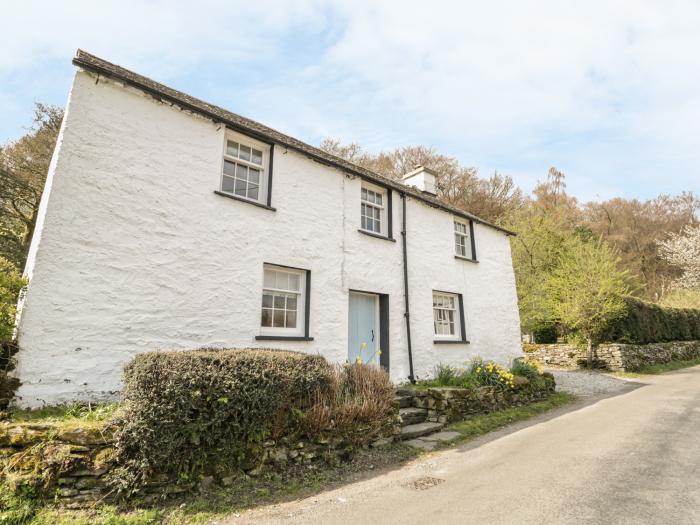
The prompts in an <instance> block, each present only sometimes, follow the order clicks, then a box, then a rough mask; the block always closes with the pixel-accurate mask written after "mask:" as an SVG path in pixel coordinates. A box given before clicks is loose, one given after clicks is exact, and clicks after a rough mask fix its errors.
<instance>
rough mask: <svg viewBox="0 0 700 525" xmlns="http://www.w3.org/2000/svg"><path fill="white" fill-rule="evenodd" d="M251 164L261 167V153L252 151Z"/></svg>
mask: <svg viewBox="0 0 700 525" xmlns="http://www.w3.org/2000/svg"><path fill="white" fill-rule="evenodd" d="M251 160H252V162H254V163H255V164H259V165H262V151H260V150H257V149H254V150H253V156H252V159H251Z"/></svg>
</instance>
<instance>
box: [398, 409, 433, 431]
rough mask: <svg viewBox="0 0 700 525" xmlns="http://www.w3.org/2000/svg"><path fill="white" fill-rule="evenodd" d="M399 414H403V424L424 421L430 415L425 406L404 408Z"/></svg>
mask: <svg viewBox="0 0 700 525" xmlns="http://www.w3.org/2000/svg"><path fill="white" fill-rule="evenodd" d="M399 415H400V416H401V421H402V422H403V425H404V426H406V425H411V424H414V423H422V422H424V421H425V418H426V417H427V416H428V411H427V410H426V409H425V408H414V407H410V408H402V409H401V410H399Z"/></svg>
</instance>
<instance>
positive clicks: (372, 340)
mask: <svg viewBox="0 0 700 525" xmlns="http://www.w3.org/2000/svg"><path fill="white" fill-rule="evenodd" d="M372 342H374V330H372Z"/></svg>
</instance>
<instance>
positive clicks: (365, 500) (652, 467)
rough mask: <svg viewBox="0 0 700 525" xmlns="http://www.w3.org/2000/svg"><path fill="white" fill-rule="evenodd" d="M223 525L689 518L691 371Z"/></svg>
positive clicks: (699, 418)
mask: <svg viewBox="0 0 700 525" xmlns="http://www.w3.org/2000/svg"><path fill="white" fill-rule="evenodd" d="M225 523H230V524H239V523H240V524H242V523H245V524H248V523H256V524H262V523H275V524H276V523H279V524H283V523H284V524H286V523H294V524H301V523H303V524H307V523H309V524H311V523H313V524H316V523H317V524H346V523H347V524H365V523H366V524H374V523H381V524H401V525H409V524H421V525H425V524H427V523H445V524H470V523H478V524H606V525H607V524H630V525H632V524H634V525H638V524H648V523H653V524H657V523H658V524H674V525H681V524H698V523H700V367H695V368H691V369H685V370H682V371H678V372H673V373H670V374H665V375H662V376H653V377H650V378H649V379H646V378H645V379H644V384H632V383H627V384H626V385H625V388H624V390H623V391H622V392H618V393H617V394H616V395H614V396H613V397H608V398H606V399H594V398H589V399H588V400H585V401H583V402H582V403H580V404H579V405H577V406H575V407H573V408H570V409H568V411H565V410H560V411H558V412H555V413H550V414H549V415H545V416H544V417H543V418H540V419H539V420H538V421H537V422H536V424H532V423H530V424H521V425H519V426H516V427H515V430H513V428H510V429H505V430H504V431H501V432H498V433H496V434H495V435H494V434H491V435H489V436H486V437H484V438H481V439H480V440H478V441H476V442H472V443H469V444H466V445H464V446H462V447H459V448H456V449H452V450H448V451H445V452H441V453H437V454H434V455H432V456H429V457H427V458H424V459H421V460H417V461H415V462H414V463H412V464H410V465H407V466H405V467H403V468H400V469H397V470H393V471H389V472H385V473H382V474H380V475H378V476H376V477H374V478H371V479H368V480H365V481H362V482H358V483H354V484H351V485H346V486H344V487H341V488H339V489H335V490H332V491H328V492H325V493H323V494H319V495H317V496H314V497H312V498H307V499H304V500H300V501H296V502H291V503H285V504H281V505H275V506H271V507H267V508H263V509H257V510H254V511H250V512H248V513H244V514H242V515H240V516H238V517H234V516H232V517H230V518H229V519H228V520H227V521H225Z"/></svg>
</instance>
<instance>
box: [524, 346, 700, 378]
mask: <svg viewBox="0 0 700 525" xmlns="http://www.w3.org/2000/svg"><path fill="white" fill-rule="evenodd" d="M523 350H524V351H525V353H526V355H527V356H529V357H531V358H533V359H535V360H537V361H539V362H540V363H542V364H543V365H545V366H556V367H565V368H575V367H578V366H581V365H583V364H584V363H585V362H586V349H585V348H583V347H579V346H575V345H567V344H554V345H536V344H527V345H523ZM697 357H700V341H674V342H670V343H651V344H647V345H631V344H621V343H612V344H602V345H599V346H598V347H597V348H596V349H595V351H594V364H595V365H596V366H597V367H599V368H605V369H607V370H611V371H628V372H634V371H636V370H639V369H641V368H643V367H645V366H649V365H654V364H658V363H668V362H669V361H682V360H689V359H695V358H697Z"/></svg>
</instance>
